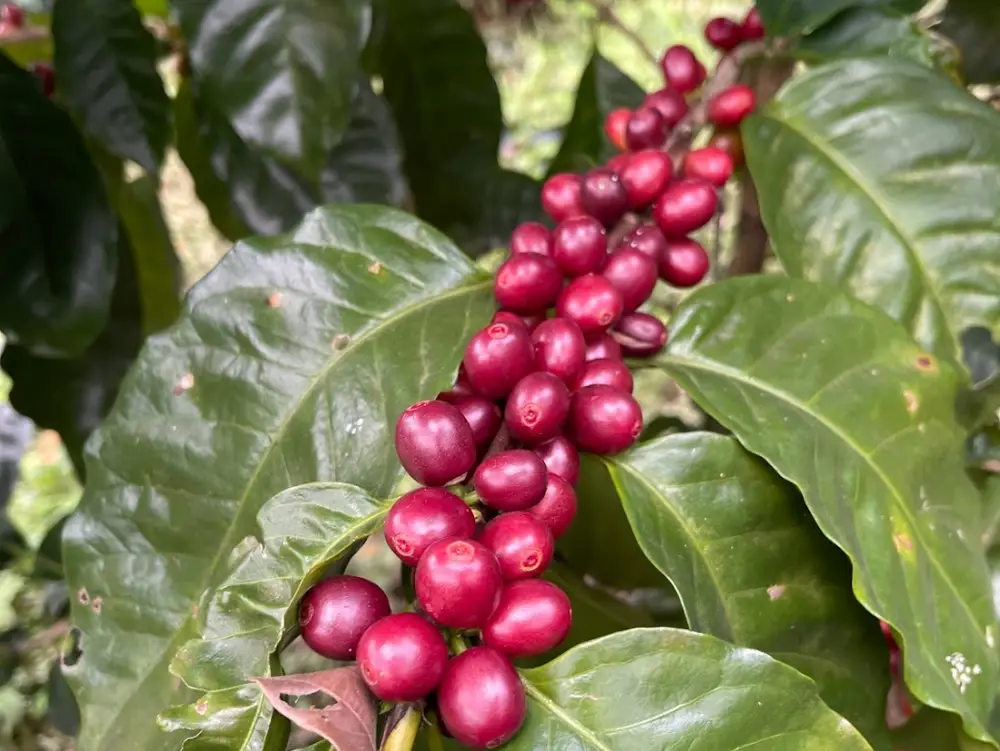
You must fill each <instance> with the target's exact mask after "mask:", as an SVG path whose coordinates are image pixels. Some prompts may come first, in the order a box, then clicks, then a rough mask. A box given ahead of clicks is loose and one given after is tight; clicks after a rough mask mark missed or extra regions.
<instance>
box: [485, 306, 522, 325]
mask: <svg viewBox="0 0 1000 751" xmlns="http://www.w3.org/2000/svg"><path fill="white" fill-rule="evenodd" d="M490 323H506V324H508V325H509V326H524V327H525V328H527V327H528V324H526V323H525V322H524V318H523V317H521V316H519V315H518V314H517V313H511V312H510V311H509V310H498V311H497V312H496V313H494V314H493V318H491V319H490Z"/></svg>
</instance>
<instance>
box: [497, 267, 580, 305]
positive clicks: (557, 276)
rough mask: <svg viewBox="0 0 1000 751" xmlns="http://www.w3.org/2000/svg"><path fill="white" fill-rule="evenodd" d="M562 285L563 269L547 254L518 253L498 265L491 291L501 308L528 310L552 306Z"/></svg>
mask: <svg viewBox="0 0 1000 751" xmlns="http://www.w3.org/2000/svg"><path fill="white" fill-rule="evenodd" d="M562 285H563V275H562V271H560V270H559V267H558V266H557V265H556V262H555V261H553V260H552V259H551V258H549V256H543V255H540V254H538V253H518V254H517V255H514V256H511V257H510V258H508V259H507V260H506V261H504V262H503V264H502V265H501V266H500V268H499V269H497V275H496V279H495V281H494V284H493V291H494V294H495V295H496V298H497V302H498V303H499V304H500V305H501V306H503V307H504V308H506V309H508V310H511V311H513V312H514V313H528V314H530V313H537V312H538V311H540V310H545V309H546V308H551V307H552V306H553V305H554V304H555V302H556V300H557V299H558V297H559V293H560V292H561V291H562Z"/></svg>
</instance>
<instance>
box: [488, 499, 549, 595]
mask: <svg viewBox="0 0 1000 751" xmlns="http://www.w3.org/2000/svg"><path fill="white" fill-rule="evenodd" d="M479 541H480V542H481V543H482V544H483V545H485V546H486V547H488V548H489V549H490V550H492V551H493V555H495V556H496V557H497V560H498V561H499V562H500V573H501V574H503V578H504V579H506V580H507V581H513V580H515V579H530V578H531V577H534V576H541V575H542V572H543V571H545V569H547V568H548V567H549V564H550V563H551V562H552V555H553V553H554V552H555V547H556V544H555V539H554V538H553V537H552V531H551V530H550V529H549V528H548V527H547V526H546V525H545V523H544V522H542V521H540V520H539V519H536V518H535V517H534V516H533V515H532V514H531V513H529V512H527V511H514V512H512V513H510V514H500V516H498V517H496V518H495V519H493V520H492V521H491V522H489V523H488V524H487V525H486V526H485V527H484V528H483V531H482V532H481V533H480V535H479Z"/></svg>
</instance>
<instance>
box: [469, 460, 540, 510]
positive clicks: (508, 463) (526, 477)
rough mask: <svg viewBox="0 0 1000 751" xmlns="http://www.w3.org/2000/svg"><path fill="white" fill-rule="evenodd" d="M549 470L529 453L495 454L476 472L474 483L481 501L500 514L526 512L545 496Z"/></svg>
mask: <svg viewBox="0 0 1000 751" xmlns="http://www.w3.org/2000/svg"><path fill="white" fill-rule="evenodd" d="M547 477H548V470H547V469H545V463H544V462H543V461H542V460H541V458H540V457H539V456H538V455H537V454H534V453H532V452H531V451H528V450H527V449H511V450H510V451H501V452H500V453H499V454H493V456H488V457H486V458H485V459H484V460H483V463H482V464H480V465H479V467H478V468H477V469H476V474H475V475H474V476H473V479H472V482H473V486H474V487H475V489H476V493H478V494H479V499H480V500H481V501H482V502H483V503H485V504H486V505H487V506H489V507H490V508H494V509H496V510H497V511H524V510H525V509H527V508H530V507H531V506H534V505H535V504H536V503H538V502H539V501H540V500H542V496H543V495H545V483H546V478H547Z"/></svg>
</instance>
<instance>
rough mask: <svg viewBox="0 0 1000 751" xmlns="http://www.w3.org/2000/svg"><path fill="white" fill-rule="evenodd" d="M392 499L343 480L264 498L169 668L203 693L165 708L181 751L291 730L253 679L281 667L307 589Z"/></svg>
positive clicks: (378, 521) (337, 565) (245, 742)
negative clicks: (232, 562) (279, 656)
mask: <svg viewBox="0 0 1000 751" xmlns="http://www.w3.org/2000/svg"><path fill="white" fill-rule="evenodd" d="M391 505H392V504H391V503H384V502H378V501H376V500H375V499H373V498H371V497H370V496H369V495H368V494H366V493H365V492H364V491H363V490H361V489H360V488H357V487H354V486H351V485H343V484H340V483H313V484H309V485H299V486H297V487H294V488H290V489H288V490H285V491H283V492H281V493H279V494H278V495H276V496H275V497H274V498H272V499H271V500H270V501H268V502H267V503H266V504H264V506H263V507H262V508H261V510H260V513H259V514H258V515H257V529H256V530H255V532H254V533H253V535H252V536H251V537H250V538H248V539H247V540H245V541H244V542H243V543H242V544H240V545H239V546H238V550H239V551H240V552H241V553H242V557H241V558H240V559H239V560H238V562H237V563H236V565H235V566H234V567H233V568H232V569H231V571H230V573H229V575H228V577H227V578H226V580H225V581H224V582H222V583H221V584H220V585H219V586H218V587H217V588H216V589H215V591H214V593H213V595H212V598H211V600H210V601H209V602H208V603H207V605H206V606H205V607H201V608H200V612H199V626H198V628H199V636H198V638H196V639H193V640H192V641H189V642H188V643H187V644H185V645H184V646H183V647H181V649H180V650H179V651H178V652H177V655H176V656H175V657H174V659H173V662H172V663H171V665H170V672H171V673H173V674H174V675H176V676H177V677H179V678H180V679H181V680H183V681H184V683H185V684H186V685H187V686H189V687H190V688H192V689H194V690H196V691H199V692H204V694H202V695H201V696H199V697H198V699H196V700H195V702H194V703H193V704H191V705H188V706H183V707H174V708H172V709H170V710H168V711H166V712H164V713H161V715H160V720H159V722H160V724H161V726H162V727H164V728H166V729H168V730H170V731H177V732H178V733H183V734H184V735H186V736H187V737H188V739H189V740H187V741H185V745H184V746H183V748H185V749H188V748H198V747H201V746H208V747H213V748H225V749H229V750H230V751H237V750H242V749H251V748H255V747H256V746H255V744H259V743H264V744H265V748H266V747H267V745H266V744H267V743H268V742H273V741H271V739H272V737H277V736H284V735H287V732H288V727H287V726H288V722H287V721H286V720H284V719H283V718H281V716H280V715H274V719H273V720H272V715H273V711H272V709H271V705H270V704H269V703H268V702H267V701H266V700H265V698H264V695H263V693H261V691H260V690H259V688H258V687H257V685H256V684H255V683H254V682H253V679H254V678H260V677H263V676H271V675H281V674H282V673H281V670H280V663H278V661H277V654H278V649H279V647H280V646H281V645H282V644H283V643H285V642H286V640H287V637H288V636H289V635H290V634H292V633H294V632H295V630H296V629H297V623H296V613H297V608H298V602H299V600H300V599H301V597H302V595H303V594H305V592H306V591H307V590H308V589H309V588H310V587H312V586H313V585H314V584H315V583H316V582H317V581H319V580H320V579H321V578H323V577H325V576H328V575H330V574H339V573H343V571H344V568H345V567H346V566H347V563H348V561H349V560H350V557H351V555H353V554H354V552H355V551H356V550H357V547H358V546H359V545H360V544H361V543H362V542H364V540H365V539H367V537H368V536H369V535H371V534H373V533H374V532H376V531H378V529H379V528H380V527H381V526H382V523H383V522H384V520H385V516H386V514H387V513H388V511H389V508H390V507H391ZM275 666H276V667H278V668H279V669H278V670H276V671H275V670H273V669H272V668H273V667H275ZM213 693H214V694H216V695H215V696H210V694H213ZM220 697H225V698H226V699H227V701H225V702H223V701H220ZM207 703H210V704H211V710H212V711H211V712H209V711H206V709H205V704H207ZM175 737H179V736H175ZM194 738H197V742H196V743H195V742H192V740H191V739H194ZM265 739H267V740H265ZM283 748H284V746H282V749H283Z"/></svg>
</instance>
